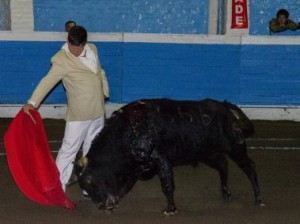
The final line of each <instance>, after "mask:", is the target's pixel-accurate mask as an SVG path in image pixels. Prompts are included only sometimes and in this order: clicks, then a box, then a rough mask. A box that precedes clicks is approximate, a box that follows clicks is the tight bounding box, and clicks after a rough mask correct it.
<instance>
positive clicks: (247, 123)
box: [224, 101, 255, 138]
mask: <svg viewBox="0 0 300 224" xmlns="http://www.w3.org/2000/svg"><path fill="white" fill-rule="evenodd" d="M224 105H225V106H226V107H227V108H228V109H229V111H230V112H231V114H232V115H233V116H234V118H235V120H236V122H237V124H238V126H239V127H240V129H241V130H242V132H243V135H244V137H245V138H248V137H250V136H252V135H253V134H254V132H255V130H254V125H253V123H252V121H251V120H250V119H249V118H248V117H247V115H246V114H245V113H244V112H243V111H242V110H241V109H240V108H239V107H238V106H236V105H234V104H231V103H229V102H226V101H224Z"/></svg>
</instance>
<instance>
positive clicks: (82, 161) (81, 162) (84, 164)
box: [78, 157, 89, 167]
mask: <svg viewBox="0 0 300 224" xmlns="http://www.w3.org/2000/svg"><path fill="white" fill-rule="evenodd" d="M88 163H89V159H88V158H87V157H81V158H80V160H79V161H78V164H79V166H81V167H87V165H88Z"/></svg>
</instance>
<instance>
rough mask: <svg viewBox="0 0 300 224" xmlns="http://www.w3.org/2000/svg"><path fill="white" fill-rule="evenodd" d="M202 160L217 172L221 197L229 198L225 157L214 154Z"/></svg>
mask: <svg viewBox="0 0 300 224" xmlns="http://www.w3.org/2000/svg"><path fill="white" fill-rule="evenodd" d="M204 162H205V164H206V165H208V166H209V167H211V168H214V169H216V170H217V171H218V172H219V175H220V181H221V192H222V195H223V198H224V199H230V198H231V192H230V191H229V189H228V161H227V159H226V157H225V156H224V155H223V154H214V155H212V156H210V157H208V158H206V159H205V161H204Z"/></svg>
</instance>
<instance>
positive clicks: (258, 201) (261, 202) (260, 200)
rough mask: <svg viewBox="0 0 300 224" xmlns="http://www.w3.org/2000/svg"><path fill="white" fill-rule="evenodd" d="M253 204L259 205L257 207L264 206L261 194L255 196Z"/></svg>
mask: <svg viewBox="0 0 300 224" xmlns="http://www.w3.org/2000/svg"><path fill="white" fill-rule="evenodd" d="M255 205H257V206H259V207H265V206H266V204H265V203H264V202H263V200H262V197H261V196H257V197H256V199H255Z"/></svg>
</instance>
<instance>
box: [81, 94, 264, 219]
mask: <svg viewBox="0 0 300 224" xmlns="http://www.w3.org/2000/svg"><path fill="white" fill-rule="evenodd" d="M253 133H254V127H253V124H252V122H251V121H250V120H249V119H248V117H247V116H246V115H245V114H244V113H243V112H242V111H241V109H240V108H239V107H237V106H235V105H233V104H231V103H228V102H226V101H225V102H219V101H216V100H212V99H206V100H202V101H176V100H169V99H149V100H140V101H135V102H132V103H130V104H128V105H125V106H124V107H122V108H121V109H119V110H118V111H115V112H114V113H113V114H112V116H111V117H110V118H109V119H108V121H107V123H106V124H105V127H104V129H103V130H102V131H101V133H100V134H99V135H97V137H96V138H95V139H94V141H93V143H92V146H91V148H90V151H89V153H88V154H87V156H86V157H85V158H83V159H81V160H80V162H79V163H78V164H77V165H76V166H75V170H76V171H75V172H76V174H77V176H78V181H79V185H80V186H81V188H82V189H84V190H85V191H87V193H88V194H89V196H90V197H91V199H92V201H93V202H94V203H96V204H97V206H98V207H99V209H106V210H111V209H114V208H115V207H116V206H117V205H118V202H119V199H120V198H122V197H123V196H124V195H125V194H126V193H128V192H129V191H130V190H131V189H132V187H133V186H134V184H135V183H136V181H137V180H147V179H150V178H152V177H153V176H154V175H156V174H157V175H158V176H159V179H160V182H161V187H162V191H163V193H164V194H165V196H166V198H167V201H168V206H167V209H166V210H165V211H164V213H165V214H174V213H176V206H175V203H174V198H173V194H174V179H173V167H174V166H179V165H192V166H196V165H197V164H198V162H203V163H205V164H207V165H208V166H210V167H212V168H214V169H216V170H217V171H218V172H219V174H220V180H221V192H222V195H223V197H224V198H225V199H228V198H230V196H231V193H230V191H229V190H228V186H227V182H228V161H227V159H226V155H228V157H230V158H231V159H232V160H233V161H234V162H235V163H236V164H237V165H238V166H239V167H240V168H241V169H242V171H243V172H244V173H245V174H246V175H247V177H248V178H249V180H250V182H251V185H252V187H253V191H254V197H255V202H256V203H257V204H259V205H263V203H262V198H261V193H260V188H259V184H258V181H257V174H256V170H255V165H254V162H253V161H252V160H251V159H250V158H249V157H248V155H247V147H246V142H245V138H247V137H249V136H251V135H252V134H253Z"/></svg>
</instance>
